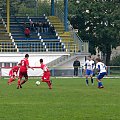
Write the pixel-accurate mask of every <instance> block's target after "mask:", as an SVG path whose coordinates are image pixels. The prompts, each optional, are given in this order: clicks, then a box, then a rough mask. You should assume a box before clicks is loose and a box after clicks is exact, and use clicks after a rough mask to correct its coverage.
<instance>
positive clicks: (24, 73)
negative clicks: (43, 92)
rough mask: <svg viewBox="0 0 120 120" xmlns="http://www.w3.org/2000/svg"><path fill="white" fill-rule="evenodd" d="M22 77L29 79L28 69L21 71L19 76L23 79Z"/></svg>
mask: <svg viewBox="0 0 120 120" xmlns="http://www.w3.org/2000/svg"><path fill="white" fill-rule="evenodd" d="M22 77H25V79H28V74H27V71H20V72H19V78H20V79H22Z"/></svg>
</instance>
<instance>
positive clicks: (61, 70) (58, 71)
mask: <svg viewBox="0 0 120 120" xmlns="http://www.w3.org/2000/svg"><path fill="white" fill-rule="evenodd" d="M10 69H11V68H10V67H6V68H5V67H0V74H1V76H2V77H4V76H9V71H10ZM49 69H50V72H51V76H52V77H75V76H74V69H73V67H65V66H64V67H60V66H59V67H49ZM107 73H108V75H107V76H105V77H113V78H117V77H120V66H108V71H107ZM28 74H29V76H34V77H38V76H41V75H42V70H41V69H40V68H36V67H35V68H34V71H32V70H31V69H29V70H28ZM97 75H98V73H97V72H95V76H94V77H97ZM78 77H85V73H84V70H83V67H80V68H79V70H78Z"/></svg>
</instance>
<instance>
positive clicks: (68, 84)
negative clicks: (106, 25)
mask: <svg viewBox="0 0 120 120" xmlns="http://www.w3.org/2000/svg"><path fill="white" fill-rule="evenodd" d="M36 80H37V79H30V80H29V81H28V82H27V83H26V84H24V85H23V88H22V89H16V84H17V83H16V82H17V81H15V82H14V83H13V84H12V85H10V86H8V85H7V80H6V79H1V80H0V120H120V79H104V80H103V84H104V86H105V88H104V89H98V88H97V83H96V82H95V85H94V86H92V85H91V84H90V86H88V87H87V86H86V85H85V79H81V78H56V79H55V78H54V79H53V80H52V81H53V89H52V90H49V89H48V87H47V84H45V83H41V85H40V86H36V85H35V81H36ZM89 82H90V81H89Z"/></svg>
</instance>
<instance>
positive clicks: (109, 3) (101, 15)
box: [69, 0, 120, 65]
mask: <svg viewBox="0 0 120 120" xmlns="http://www.w3.org/2000/svg"><path fill="white" fill-rule="evenodd" d="M119 2H120V1H119V0H80V3H79V4H76V3H75V2H74V0H71V2H69V11H70V15H69V19H70V21H71V23H72V24H73V26H77V28H78V29H79V35H80V37H81V38H82V39H83V40H89V43H90V52H91V53H92V54H95V48H96V47H98V49H99V50H100V51H102V53H103V56H104V58H105V62H106V63H107V65H109V62H110V55H111V50H112V48H116V47H117V46H118V45H120V31H119V30H120V15H119V13H120V3H119ZM76 6H77V7H76ZM73 8H75V9H73ZM72 10H73V11H72ZM72 14H74V16H73V15H72ZM71 16H72V17H71ZM73 18H74V20H73ZM78 21H82V22H78Z"/></svg>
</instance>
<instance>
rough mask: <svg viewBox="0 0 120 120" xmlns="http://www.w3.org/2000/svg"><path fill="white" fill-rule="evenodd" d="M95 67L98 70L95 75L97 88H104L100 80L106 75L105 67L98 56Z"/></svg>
mask: <svg viewBox="0 0 120 120" xmlns="http://www.w3.org/2000/svg"><path fill="white" fill-rule="evenodd" d="M96 69H97V70H98V72H99V74H98V76H97V82H98V88H104V87H103V84H102V81H101V80H102V78H103V77H104V76H105V75H107V67H106V65H105V64H104V63H103V62H101V60H100V59H99V58H96Z"/></svg>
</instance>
